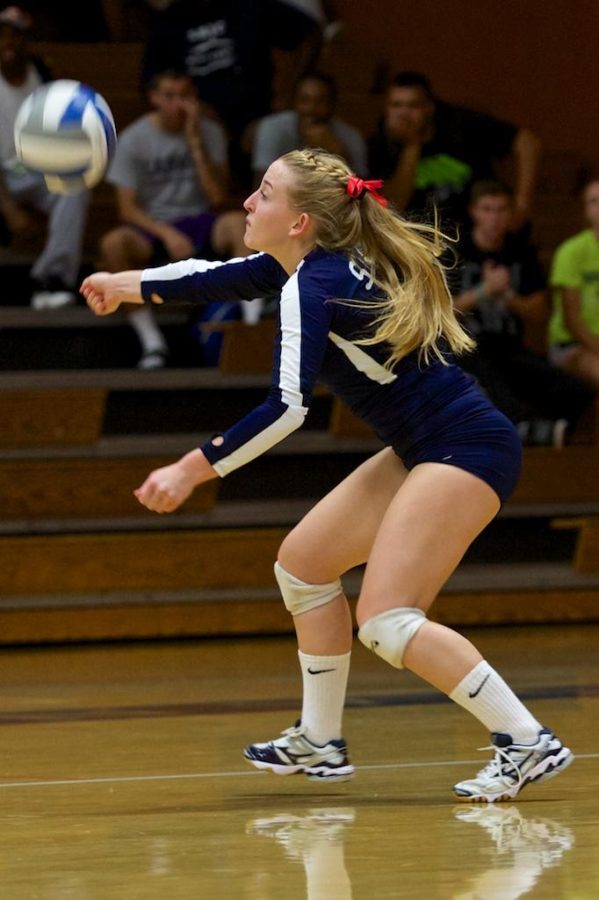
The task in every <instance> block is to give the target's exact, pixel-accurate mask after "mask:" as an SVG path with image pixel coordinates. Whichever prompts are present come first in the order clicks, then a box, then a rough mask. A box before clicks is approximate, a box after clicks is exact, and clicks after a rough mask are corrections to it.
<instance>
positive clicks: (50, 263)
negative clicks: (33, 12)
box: [0, 6, 89, 309]
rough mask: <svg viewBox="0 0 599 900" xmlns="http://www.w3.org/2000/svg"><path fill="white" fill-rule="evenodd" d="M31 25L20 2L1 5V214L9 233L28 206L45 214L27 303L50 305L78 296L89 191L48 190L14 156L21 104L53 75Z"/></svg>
mask: <svg viewBox="0 0 599 900" xmlns="http://www.w3.org/2000/svg"><path fill="white" fill-rule="evenodd" d="M30 27H31V17H30V16H29V14H28V13H26V12H25V11H24V10H22V9H20V7H18V6H8V7H5V8H4V9H2V10H0V215H1V216H2V217H3V219H4V221H5V223H6V226H7V228H8V231H9V232H10V233H11V234H13V235H18V234H26V233H27V232H28V231H29V230H30V228H31V226H32V224H33V222H34V218H33V217H32V212H33V213H35V212H38V213H39V212H41V213H43V214H44V215H45V216H46V217H47V234H46V240H45V245H44V248H43V250H42V253H41V254H40V256H39V257H38V258H37V259H36V261H35V262H34V264H33V266H32V269H31V280H32V283H33V293H32V296H31V305H32V306H33V307H34V308H35V309H51V308H58V307H60V306H66V305H68V304H70V303H74V302H75V299H76V293H75V285H76V284H77V283H78V278H79V268H80V265H81V249H82V242H83V232H84V228H85V219H86V214H87V207H88V203H89V191H83V192H82V193H79V194H75V195H71V196H58V195H56V194H51V193H49V191H48V190H47V188H46V185H45V182H44V179H43V177H42V176H41V175H38V174H36V173H34V172H30V171H28V170H27V169H26V168H25V167H24V166H23V164H22V163H21V162H20V161H19V160H18V159H17V156H16V153H15V145H14V138H13V129H14V122H15V118H16V115H17V112H18V110H19V107H20V106H21V104H22V102H23V101H24V100H25V98H26V97H27V96H29V94H30V93H31V92H32V91H34V90H35V88H37V87H38V86H39V85H40V84H42V83H43V82H46V81H50V80H51V77H52V76H51V74H50V72H49V71H48V69H47V68H46V67H45V66H44V64H43V63H42V62H41V60H38V59H36V58H35V57H34V56H32V55H31V54H30V52H29V50H28V46H27V42H28V32H29V29H30Z"/></svg>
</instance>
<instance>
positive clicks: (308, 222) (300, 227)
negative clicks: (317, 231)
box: [289, 212, 314, 237]
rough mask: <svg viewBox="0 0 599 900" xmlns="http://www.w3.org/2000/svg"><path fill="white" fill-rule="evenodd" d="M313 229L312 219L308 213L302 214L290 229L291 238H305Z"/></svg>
mask: <svg viewBox="0 0 599 900" xmlns="http://www.w3.org/2000/svg"><path fill="white" fill-rule="evenodd" d="M313 227H314V225H313V222H312V217H311V216H310V215H309V214H308V213H306V212H303V213H300V214H299V216H298V217H297V219H296V220H295V222H294V223H293V225H292V226H291V228H290V229H289V237H305V236H306V235H307V234H308V232H309V231H310V229H311V228H313Z"/></svg>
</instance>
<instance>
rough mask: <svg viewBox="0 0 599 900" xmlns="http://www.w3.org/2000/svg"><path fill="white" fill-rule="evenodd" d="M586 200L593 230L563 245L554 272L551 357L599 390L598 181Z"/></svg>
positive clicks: (586, 193)
mask: <svg viewBox="0 0 599 900" xmlns="http://www.w3.org/2000/svg"><path fill="white" fill-rule="evenodd" d="M583 199H584V211H585V216H586V220H587V222H588V223H589V225H590V228H587V229H585V230H584V231H581V232H579V234H576V235H575V236H574V237H571V238H569V239H568V240H567V241H564V243H563V244H560V246H559V247H558V248H557V250H556V252H555V255H554V258H553V263H552V267H551V276H550V283H551V287H552V292H553V314H552V316H551V321H550V323H549V341H550V344H551V347H550V357H551V360H552V362H554V363H555V364H556V365H559V366H561V367H562V368H563V369H565V371H566V372H570V373H571V374H573V375H577V376H578V377H579V378H581V379H583V380H584V381H586V382H587V383H589V384H591V385H592V386H593V387H594V388H599V178H595V179H594V180H593V181H590V182H589V183H588V184H587V186H586V188H585V190H584V194H583Z"/></svg>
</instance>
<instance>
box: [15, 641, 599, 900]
mask: <svg viewBox="0 0 599 900" xmlns="http://www.w3.org/2000/svg"><path fill="white" fill-rule="evenodd" d="M468 634H469V635H470V636H471V637H473V639H474V640H475V642H476V643H477V645H478V646H479V647H480V649H481V651H482V652H483V653H484V654H485V655H486V656H487V657H488V658H489V660H491V661H492V662H493V663H494V664H495V665H496V667H497V668H498V669H499V670H500V671H502V672H503V673H504V674H505V675H506V676H507V677H508V678H509V680H510V681H511V683H512V684H513V685H514V687H515V688H516V689H517V690H518V691H519V692H520V693H521V695H522V696H523V697H525V698H527V700H528V702H529V703H530V705H531V707H532V709H533V711H534V712H535V713H536V715H537V717H538V718H540V719H541V721H543V722H544V723H546V724H548V725H550V726H551V727H553V728H555V729H556V731H558V733H559V734H560V736H562V738H563V739H564V740H566V741H567V742H568V743H569V745H570V746H571V747H572V749H573V750H574V751H575V753H576V754H577V759H576V761H575V763H574V765H573V766H571V768H570V769H568V771H567V772H564V773H563V775H561V776H560V777H559V778H556V779H554V780H552V781H549V782H548V783H547V784H546V785H540V786H539V787H536V788H535V787H530V788H528V789H527V790H526V791H524V792H523V794H522V795H521V799H520V800H519V801H518V802H517V803H508V804H500V805H497V806H496V807H478V806H476V805H467V804H456V803H455V802H454V801H453V799H452V794H451V790H450V788H451V785H452V783H453V781H454V780H458V779H459V778H462V777H465V776H467V775H468V774H471V773H474V772H475V771H477V769H478V768H479V767H480V766H481V764H482V763H483V761H484V760H486V759H487V758H488V757H489V754H479V753H477V748H478V747H480V746H482V745H484V744H485V743H487V740H488V739H487V736H486V734H485V733H484V732H483V731H482V729H481V728H480V727H479V726H478V725H477V723H476V722H475V721H474V720H471V719H470V717H468V716H467V714H466V713H464V712H463V711H461V710H459V709H457V708H455V707H454V706H453V705H452V704H450V703H449V702H447V701H445V700H444V699H443V698H441V697H440V696H439V695H437V694H435V693H434V692H433V691H431V690H429V689H428V687H427V686H426V685H423V684H421V683H419V682H418V681H417V680H416V679H415V678H413V677H412V676H410V675H409V674H407V673H396V672H394V671H393V670H391V669H389V668H387V667H385V666H384V665H383V664H382V663H380V662H379V661H378V660H376V659H375V658H373V657H371V656H369V654H367V652H366V651H365V650H364V649H363V648H362V647H361V645H359V644H358V643H357V642H356V646H355V652H354V660H353V663H354V665H353V670H352V677H351V681H350V690H349V698H348V710H347V716H346V727H345V731H346V737H347V739H348V741H349V744H350V747H351V751H352V755H353V758H354V762H355V763H356V764H357V766H358V767H359V768H358V773H357V777H356V778H355V780H354V781H352V782H349V783H347V784H343V785H337V786H336V787H334V786H332V787H329V788H326V786H322V785H316V786H315V785H312V783H311V782H309V781H307V780H306V779H305V778H304V777H303V776H293V777H287V778H280V777H276V776H272V775H269V774H264V773H259V772H256V770H254V769H252V768H251V767H249V766H246V765H245V764H244V762H243V760H242V759H241V754H240V750H241V748H242V746H243V745H244V744H245V743H247V742H249V741H251V740H260V739H268V738H271V737H274V736H275V735H276V734H278V732H279V731H280V730H281V729H283V728H285V727H287V726H288V725H290V724H291V723H292V721H293V719H294V716H295V715H296V714H297V711H298V701H299V689H300V684H299V678H298V674H297V666H296V656H295V646H294V642H293V641H292V640H291V639H289V638H261V639H250V638H246V639H242V640H237V641H236V640H200V641H185V642H177V643H174V642H173V643H153V644H152V643H146V644H135V643H134V644H110V645H109V644H106V645H98V644H96V645H89V646H70V647H51V648H47V647H46V648H19V649H3V650H2V651H1V653H0V670H1V671H0V684H1V687H0V703H1V706H0V708H1V710H2V712H1V713H0V736H1V753H0V760H1V761H0V767H1V771H0V847H1V848H2V849H1V852H0V884H1V890H0V896H1V897H2V900H17V898H19V900H21V898H23V900H38V898H39V900H105V898H127V900H137V898H139V900H142V898H143V900H155V898H156V900H163V898H168V900H179V898H180V900H192V898H193V900H204V898H211V900H212V898H221V897H222V898H235V900H271V898H272V900H274V898H276V900H300V898H301V900H304V898H306V900H383V898H417V900H419V898H427V900H435V898H443V900H446V898H451V900H466V898H471V900H474V898H477V900H516V898H521V897H532V898H543V900H544V898H547V900H558V898H568V900H570V898H573V900H587V898H588V900H591V898H594V897H598V896H599V855H598V854H597V849H596V848H597V845H598V843H599V815H598V813H597V797H598V792H599V653H598V652H597V648H598V644H599V626H598V625H587V626H580V625H576V626H564V627H560V626H555V625H554V626H534V627H533V626H529V627H519V628H511V629H508V628H496V629H478V630H473V631H469V632H468Z"/></svg>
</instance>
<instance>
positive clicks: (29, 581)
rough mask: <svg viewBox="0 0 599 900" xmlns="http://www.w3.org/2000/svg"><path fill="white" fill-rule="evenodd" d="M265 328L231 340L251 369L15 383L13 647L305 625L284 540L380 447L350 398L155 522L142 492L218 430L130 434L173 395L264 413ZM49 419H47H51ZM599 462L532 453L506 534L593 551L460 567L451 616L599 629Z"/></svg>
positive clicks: (6, 609)
mask: <svg viewBox="0 0 599 900" xmlns="http://www.w3.org/2000/svg"><path fill="white" fill-rule="evenodd" d="M63 315H66V311H65V313H63ZM97 322H98V320H95V319H93V318H91V319H89V329H90V331H92V332H93V330H94V329H95V328H102V327H103V328H106V327H108V326H106V325H105V324H103V325H98V324H97ZM92 323H93V324H92ZM247 328H248V326H238V327H236V328H235V329H231V331H230V334H231V336H232V337H231V342H232V343H231V346H232V348H233V351H234V355H235V357H236V361H235V368H236V370H237V371H236V372H235V373H230V372H219V371H215V370H195V369H189V370H176V369H173V370H162V371H158V372H149V373H142V372H136V371H129V370H102V369H99V370H92V369H90V370H80V371H45V372H44V371H37V372H33V371H30V372H9V373H5V374H3V375H0V403H1V402H2V399H3V398H4V397H7V398H10V403H11V404H12V407H11V408H12V410H13V411H14V412H15V413H16V414H14V415H13V414H11V412H10V409H8V408H7V409H5V410H4V411H3V412H4V416H3V420H4V423H5V427H4V433H3V438H2V446H1V447H0V491H1V495H2V496H3V504H2V509H1V510H0V561H1V563H2V565H0V622H1V628H0V634H1V637H0V641H2V642H4V643H19V642H31V641H40V642H44V641H65V640H94V639H101V638H102V639H103V638H115V639H116V638H143V637H157V636H163V635H169V636H173V635H180V636H182V635H192V634H193V635H210V634H233V633H235V634H240V633H241V634H243V633H252V632H261V631H272V632H286V631H289V630H290V622H289V619H288V617H287V615H286V613H285V611H284V609H283V607H282V604H281V603H280V600H279V599H278V593H277V590H276V585H275V582H274V576H273V573H272V564H273V560H274V558H275V555H276V550H277V547H278V544H279V543H280V541H281V539H282V537H283V536H284V534H285V533H286V531H287V530H288V529H289V527H291V526H292V525H293V523H294V521H296V520H297V519H298V518H299V517H300V516H301V515H302V514H303V513H304V512H305V511H306V510H307V509H308V508H309V507H310V505H311V504H312V503H313V502H314V500H315V499H317V497H318V496H320V495H321V494H322V492H323V490H326V489H328V487H330V486H332V484H334V483H335V482H336V481H337V480H338V479H339V478H341V477H343V475H344V474H345V472H346V471H349V470H350V469H351V468H353V466H354V465H355V464H357V463H358V462H359V461H360V460H361V459H364V458H366V456H368V455H369V454H371V453H373V452H375V451H376V450H377V449H378V448H379V447H380V444H379V442H378V441H377V440H376V438H374V437H373V436H372V435H371V434H370V433H368V432H367V431H362V432H360V431H356V430H355V428H354V427H353V422H352V417H351V416H350V415H349V414H348V413H347V411H344V410H343V409H342V408H341V407H340V404H338V402H337V401H333V399H332V398H331V397H329V396H328V395H327V394H326V393H324V394H323V393H321V394H320V395H319V397H318V398H317V401H318V403H319V404H320V405H321V407H322V408H321V411H320V413H319V416H320V420H321V421H322V423H323V424H322V426H321V427H316V428H313V429H311V430H310V429H303V430H302V431H301V432H298V433H296V434H294V435H292V436H291V437H290V438H288V440H287V441H285V442H284V443H283V444H281V445H279V446H278V447H277V448H273V451H271V454H270V455H269V459H267V460H262V461H256V462H255V463H253V464H252V466H251V467H249V468H247V469H246V470H245V472H244V473H243V475H242V476H237V475H233V476H230V478H228V479H226V480H225V481H224V482H214V483H212V484H210V485H207V486H205V487H204V488H202V489H201V490H199V491H197V492H196V493H195V494H194V496H193V498H192V499H191V500H190V501H189V502H188V503H187V504H186V505H185V507H184V508H183V509H182V510H181V511H179V512H177V513H175V514H173V515H172V516H169V517H161V516H155V515H153V514H151V513H149V512H147V511H146V510H144V509H143V508H142V507H140V506H139V505H138V504H137V503H136V502H135V501H134V499H133V497H132V493H131V492H132V490H133V488H134V487H136V486H137V485H138V484H139V483H140V482H141V480H142V479H143V478H144V477H145V475H146V474H147V473H148V472H149V471H150V470H151V469H153V468H155V467H156V466H159V465H162V464H166V463H167V462H169V461H171V460H172V459H175V458H177V457H178V456H179V455H180V454H181V453H183V452H184V451H185V450H186V449H188V448H189V447H190V446H196V445H198V444H199V443H200V442H201V441H202V440H204V439H206V436H207V435H208V434H209V433H210V430H209V425H208V421H207V422H206V430H205V431H204V432H197V431H188V432H186V433H173V432H168V431H167V432H160V431H158V432H155V433H147V432H144V431H141V432H140V433H137V434H133V435H132V434H128V433H127V430H128V428H129V422H130V415H129V413H127V410H128V409H130V410H132V411H134V410H135V409H136V407H137V406H140V405H141V399H142V398H143V397H144V396H146V399H147V398H148V397H149V398H152V401H153V403H155V404H156V407H155V414H156V417H157V419H161V417H162V414H163V411H165V410H167V409H168V407H169V406H171V405H172V404H171V403H170V401H169V399H168V398H169V397H171V396H173V397H174V396H178V394H179V392H180V391H182V390H184V391H185V396H186V402H187V403H191V404H192V405H193V404H195V402H196V400H197V403H198V404H200V405H202V406H203V407H204V408H205V414H206V417H207V418H210V417H212V416H213V415H214V413H215V411H216V410H218V409H219V408H220V407H222V406H223V404H224V406H225V407H227V408H229V407H231V408H235V409H237V408H239V406H240V404H241V406H243V403H244V402H245V401H244V397H245V395H246V394H247V395H248V396H247V398H246V399H247V400H250V398H251V403H250V404H249V405H252V404H253V402H254V399H253V398H254V397H255V392H256V391H257V392H263V393H265V392H266V390H267V388H268V383H269V378H268V375H267V374H265V373H259V372H253V373H252V372H247V373H246V374H244V373H243V372H242V371H240V370H242V369H244V367H245V366H244V362H243V361H244V359H245V360H246V363H247V367H246V368H247V369H250V370H251V369H252V367H253V366H254V363H255V345H253V344H252V342H251V341H247V342H244V340H243V335H244V330H245V329H247ZM265 329H266V330H267V329H268V326H265ZM244 348H245V349H244ZM244 353H245V354H246V355H244ZM63 392H64V396H65V397H70V398H71V399H70V401H69V402H67V403H66V404H64V403H61V402H59V399H60V398H62V396H63ZM69 392H70V394H69ZM77 395H78V399H76V398H77ZM90 397H93V398H96V399H95V401H94V402H89V398H90ZM57 398H59V399H57ZM97 398H99V400H98V399H97ZM193 398H195V399H193ZM227 398H228V399H227ZM119 402H121V403H125V402H129V403H130V404H131V406H130V407H126V409H125V413H124V415H122V417H121V418H122V420H123V422H124V429H125V430H124V431H122V432H121V433H110V431H109V432H106V423H107V419H106V410H107V409H108V408H111V407H114V406H115V404H117V403H119ZM25 409H27V410H28V411H29V412H28V413H27V414H26V413H25V412H24V410H25ZM33 409H38V410H43V411H44V417H43V419H42V418H41V416H40V419H39V421H37V420H36V419H35V416H32V415H31V410H33ZM69 409H70V410H76V411H78V412H76V415H75V420H77V421H76V422H75V424H76V426H77V428H78V429H80V430H79V432H78V437H77V440H74V439H73V438H74V435H75V432H74V431H73V433H70V432H69V428H70V426H69V425H68V424H65V423H67V421H68V420H67V419H66V418H65V416H66V412H68V411H69ZM102 411H104V415H103V414H102ZM165 415H166V414H165ZM117 418H118V417H117ZM354 421H355V420H354ZM343 422H345V425H343ZM340 423H341V426H342V427H340ZM598 461H599V448H597V447H596V446H582V445H581V446H574V447H568V448H566V449H565V450H563V451H561V452H560V451H554V450H550V449H538V450H537V449H534V450H533V449H531V450H527V452H526V453H525V466H524V472H523V476H522V480H521V483H520V485H519V487H518V490H517V492H516V494H515V496H514V498H513V500H512V501H510V503H509V504H508V505H507V506H506V507H505V509H504V510H503V511H502V513H501V515H500V517H499V519H498V520H497V522H496V523H494V524H493V525H492V526H490V529H489V532H490V537H489V539H488V541H489V545H490V546H491V545H492V543H493V541H492V537H493V535H492V530H493V529H496V530H498V529H503V533H504V534H505V533H506V532H508V533H509V531H510V530H511V529H513V528H515V527H516V525H517V524H518V521H519V520H525V522H526V523H528V522H530V523H531V528H533V529H534V528H536V527H537V525H536V523H538V522H539V521H541V520H542V521H544V522H549V523H551V522H553V521H555V520H558V521H559V519H560V517H562V518H563V517H569V518H570V519H571V518H572V517H577V522H576V525H577V526H578V520H579V519H580V520H583V521H584V527H583V528H582V531H581V534H583V536H584V539H585V543H584V552H583V551H581V549H580V542H579V544H578V546H577V545H576V543H575V542H574V541H573V539H572V534H573V532H572V530H571V528H570V529H569V530H568V529H563V531H562V533H563V535H564V540H566V541H567V542H568V543H567V548H566V551H564V552H562V553H561V556H560V559H558V560H552V559H551V558H547V559H544V558H542V559H539V558H538V554H537V556H536V557H535V558H532V557H531V559H530V561H527V560H524V561H523V560H522V559H518V561H517V562H516V563H514V564H511V563H510V559H509V556H507V557H506V556H505V550H502V548H501V547H499V550H498V552H497V553H496V554H495V558H494V559H493V561H492V562H479V561H477V560H476V558H475V559H474V560H473V561H472V562H470V563H468V562H466V563H465V564H464V565H463V566H461V567H460V569H459V570H458V572H457V573H456V574H455V575H454V576H453V578H452V579H450V581H449V582H448V584H447V585H446V587H445V589H444V591H443V595H442V598H441V599H440V601H439V603H438V604H437V607H436V610H435V615H436V617H437V618H438V619H439V620H441V621H444V622H448V623H453V624H468V625H474V624H490V623H507V622H518V621H562V620H581V619H597V618H599V605H598V603H597V591H598V590H599V540H598V539H597V534H598V533H599V530H598V529H597V526H596V524H595V523H596V522H597V521H599V520H598V519H595V518H594V517H595V516H596V515H597V513H598V512H599V482H598V481H597V479H596V477H595V473H596V470H597V462H598ZM327 467H328V468H327ZM323 472H325V474H324V475H323V474H322V473H323ZM273 473H274V474H273ZM319 473H320V476H319V477H320V480H319V481H318V482H316V481H315V478H316V477H317V476H318V475H319ZM298 479H301V480H298ZM570 524H571V523H570ZM498 534H499V532H498ZM589 536H590V537H589ZM557 537H558V538H559V534H558V535H557ZM587 538H588V539H587ZM501 540H503V538H501V535H499V543H501ZM564 557H565V558H564ZM359 581H360V573H359V572H355V573H350V575H349V577H348V579H347V588H348V592H349V593H350V595H351V596H352V597H355V596H356V595H357V592H358V590H359Z"/></svg>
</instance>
